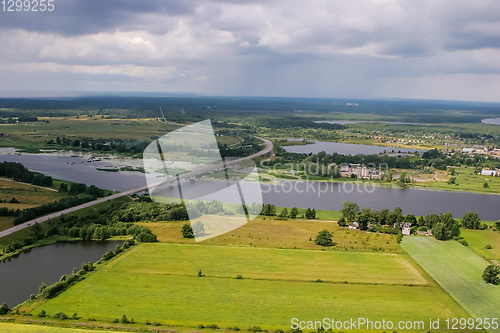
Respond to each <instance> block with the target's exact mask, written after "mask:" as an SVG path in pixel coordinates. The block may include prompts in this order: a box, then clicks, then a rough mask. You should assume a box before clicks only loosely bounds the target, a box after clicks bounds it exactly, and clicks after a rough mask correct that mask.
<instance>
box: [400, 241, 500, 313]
mask: <svg viewBox="0 0 500 333" xmlns="http://www.w3.org/2000/svg"><path fill="white" fill-rule="evenodd" d="M401 245H402V246H403V248H404V249H405V250H406V251H407V252H408V253H409V254H410V255H411V256H412V258H413V259H415V261H416V262H417V263H418V264H419V265H420V266H422V268H423V269H425V271H426V272H427V273H429V274H430V275H431V276H432V277H433V278H434V279H435V280H436V281H437V282H438V283H439V284H440V285H441V286H442V287H443V288H444V289H445V290H446V291H447V292H448V293H449V294H450V295H451V296H452V297H453V298H454V299H455V300H457V302H458V303H459V304H460V305H462V307H463V308H465V309H466V310H467V311H468V312H469V313H470V314H471V315H472V316H474V317H476V318H500V287H499V286H493V285H491V284H486V283H485V282H484V281H483V279H482V277H481V275H482V273H483V270H484V268H485V267H486V266H487V265H488V264H489V263H488V262H487V261H486V260H484V259H482V258H481V257H479V256H478V255H477V254H475V253H474V252H473V251H472V250H470V249H469V248H467V247H465V246H462V245H461V244H459V243H458V242H452V241H448V242H440V241H437V240H435V239H434V238H428V237H416V236H414V237H405V238H404V239H403V242H402V243H401Z"/></svg>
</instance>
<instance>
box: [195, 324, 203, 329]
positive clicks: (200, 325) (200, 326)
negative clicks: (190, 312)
mask: <svg viewBox="0 0 500 333" xmlns="http://www.w3.org/2000/svg"><path fill="white" fill-rule="evenodd" d="M196 328H198V329H200V330H201V329H202V328H205V326H204V325H203V324H199V325H198V326H196Z"/></svg>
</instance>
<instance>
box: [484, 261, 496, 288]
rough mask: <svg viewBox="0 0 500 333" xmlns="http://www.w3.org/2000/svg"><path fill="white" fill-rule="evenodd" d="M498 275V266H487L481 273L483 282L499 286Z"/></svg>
mask: <svg viewBox="0 0 500 333" xmlns="http://www.w3.org/2000/svg"><path fill="white" fill-rule="evenodd" d="M499 274H500V266H497V265H489V266H488V267H486V268H485V269H484V271H483V280H484V281H485V282H486V283H491V284H494V285H499V284H500V278H499V277H498V275H499Z"/></svg>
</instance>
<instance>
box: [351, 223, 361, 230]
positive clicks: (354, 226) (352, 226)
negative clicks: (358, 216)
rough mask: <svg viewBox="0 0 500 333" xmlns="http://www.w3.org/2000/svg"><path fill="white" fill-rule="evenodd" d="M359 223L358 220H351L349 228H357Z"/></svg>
mask: <svg viewBox="0 0 500 333" xmlns="http://www.w3.org/2000/svg"><path fill="white" fill-rule="evenodd" d="M358 227H359V223H358V222H352V223H351V224H349V229H358Z"/></svg>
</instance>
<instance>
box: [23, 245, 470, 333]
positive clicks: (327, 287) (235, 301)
mask: <svg viewBox="0 0 500 333" xmlns="http://www.w3.org/2000/svg"><path fill="white" fill-rule="evenodd" d="M249 251H252V252H249ZM375 256H381V257H380V258H376V257H375ZM199 269H201V270H202V271H203V274H204V275H206V276H205V277H202V278H200V277H197V272H198V270H199ZM236 274H241V275H243V279H234V277H235V275H236ZM320 277H322V278H325V280H332V281H335V280H336V281H339V280H343V279H346V278H349V279H350V280H351V282H366V281H367V279H368V280H369V281H367V282H369V284H356V283H347V284H345V283H313V282H310V281H307V282H303V281H299V280H304V281H305V280H308V279H312V278H320ZM254 278H258V279H254ZM265 278H267V279H265ZM410 281H413V282H415V283H417V282H421V283H426V285H413V286H410V285H397V284H393V283H394V282H400V283H401V282H404V283H407V282H410ZM377 282H378V284H375V283H377ZM25 306H26V307H27V309H28V310H29V309H30V307H34V308H33V309H32V313H38V312H39V311H41V310H42V309H45V310H46V311H47V313H49V314H50V313H55V312H58V311H63V312H65V313H73V312H77V313H78V314H79V315H81V316H83V317H85V318H87V317H94V318H96V319H98V320H99V319H103V320H112V319H114V318H119V317H121V316H122V315H124V314H125V315H127V317H128V318H131V317H133V318H134V319H135V321H137V322H143V321H145V320H150V321H154V320H156V321H159V322H161V323H170V324H181V325H197V324H200V323H202V324H211V323H216V324H218V325H219V326H220V327H227V326H234V325H239V326H240V327H243V328H246V327H247V326H249V325H261V326H262V327H263V328H268V329H271V328H275V327H276V328H277V327H280V328H284V329H287V328H289V327H290V320H291V318H294V317H296V318H311V320H314V319H322V318H324V317H328V318H337V319H349V318H358V317H367V316H369V317H370V318H373V320H375V319H382V318H385V319H386V320H394V321H399V320H403V319H404V320H424V321H428V319H429V317H434V318H437V317H441V318H445V317H464V316H467V313H465V311H463V310H462V309H461V308H460V307H459V306H458V304H457V303H456V302H455V301H453V300H452V299H451V298H450V297H449V296H448V295H447V294H446V293H445V292H443V291H442V289H441V288H439V287H438V286H436V285H434V284H433V282H432V281H428V280H427V279H426V278H425V277H424V276H422V275H420V274H419V273H418V271H417V269H416V268H415V267H413V264H412V263H411V262H410V261H409V260H408V259H407V258H406V257H405V256H404V255H385V254H369V253H343V252H323V251H303V250H277V249H248V248H247V249H240V248H231V247H212V246H194V245H172V244H161V243H160V244H143V245H139V246H137V247H136V248H134V249H133V250H131V251H129V252H127V253H125V254H124V255H122V256H120V257H119V258H117V259H115V260H113V261H111V262H110V263H108V264H107V265H105V266H103V267H101V268H100V269H99V270H98V271H97V272H96V273H93V274H92V275H90V276H89V277H88V278H87V279H85V280H84V281H82V282H80V283H78V284H77V285H75V286H73V287H71V288H70V289H69V290H67V291H65V292H64V293H63V294H61V295H60V296H58V297H56V298H55V299H52V300H49V301H47V302H45V303H42V304H40V303H38V302H35V303H33V305H31V306H30V304H29V303H28V304H25Z"/></svg>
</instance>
